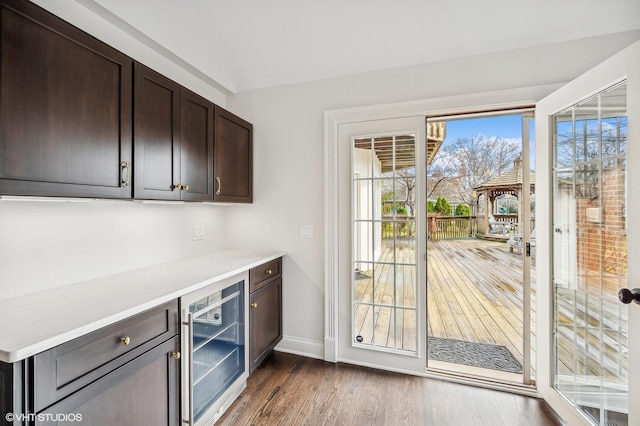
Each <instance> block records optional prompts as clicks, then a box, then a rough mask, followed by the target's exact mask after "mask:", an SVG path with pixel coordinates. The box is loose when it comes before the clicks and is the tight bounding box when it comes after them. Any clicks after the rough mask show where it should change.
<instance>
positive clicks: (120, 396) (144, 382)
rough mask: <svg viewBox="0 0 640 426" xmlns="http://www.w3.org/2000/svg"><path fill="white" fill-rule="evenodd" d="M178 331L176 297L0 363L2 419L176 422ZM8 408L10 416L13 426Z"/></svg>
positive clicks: (49, 422)
mask: <svg viewBox="0 0 640 426" xmlns="http://www.w3.org/2000/svg"><path fill="white" fill-rule="evenodd" d="M179 330H180V326H179V311H178V301H177V300H176V301H173V302H170V303H167V304H165V305H162V306H159V307H156V308H153V309H150V310H148V311H145V312H143V313H140V314H138V315H135V316H133V317H131V318H128V319H125V320H123V321H120V322H117V323H115V324H112V325H109V326H107V327H104V328H102V329H99V330H97V331H95V332H92V333H89V334H87V335H84V336H82V337H79V338H77V339H74V340H72V341H70V342H67V343H64V344H62V345H59V346H56V347H54V348H52V349H49V350H47V351H45V352H42V353H40V354H37V355H35V356H33V357H30V358H28V359H26V360H24V361H20V362H17V363H15V364H6V363H2V362H0V390H2V392H1V394H0V395H1V397H0V410H1V411H2V413H1V414H2V422H3V424H13V425H27V424H28V425H31V424H35V425H52V424H91V425H103V424H104V425H107V424H108V425H140V424H153V425H178V424H180V394H179V389H180V361H179V359H180V356H181V355H180V336H179ZM7 413H13V414H16V416H15V418H14V421H13V423H10V422H8V419H7V417H6V415H7ZM27 414H28V415H27ZM25 415H27V416H26V418H25V417H24V416H25ZM80 420H81V421H80Z"/></svg>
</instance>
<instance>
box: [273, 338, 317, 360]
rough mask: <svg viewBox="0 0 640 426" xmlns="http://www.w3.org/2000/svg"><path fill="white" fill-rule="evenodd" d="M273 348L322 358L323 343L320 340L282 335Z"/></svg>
mask: <svg viewBox="0 0 640 426" xmlns="http://www.w3.org/2000/svg"><path fill="white" fill-rule="evenodd" d="M275 350H276V351H278V352H285V353H288V354H294V355H301V356H306V357H309V358H316V359H324V345H323V344H322V342H318V341H316V340H308V339H300V338H297V337H292V336H283V337H282V340H281V341H280V343H278V345H277V346H276V347H275Z"/></svg>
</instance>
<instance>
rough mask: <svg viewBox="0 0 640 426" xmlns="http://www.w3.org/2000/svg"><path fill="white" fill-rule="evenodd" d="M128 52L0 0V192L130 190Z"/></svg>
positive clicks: (121, 193)
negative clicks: (119, 50)
mask: <svg viewBox="0 0 640 426" xmlns="http://www.w3.org/2000/svg"><path fill="white" fill-rule="evenodd" d="M132 68H133V61H132V60H131V59H130V58H128V57H127V56H125V55H123V54H122V53H120V52H118V51H117V50H115V49H113V48H111V47H109V46H107V45H106V44H104V43H102V42H101V41H99V40H97V39H95V38H93V37H91V36H89V35H88V34H86V33H84V32H82V31H80V30H79V29H77V28H75V27H73V26H71V25H69V24H68V23H66V22H64V21H62V20H61V19H59V18H57V17H55V16H54V15H52V14H50V13H49V12H46V11H44V10H42V9H41V8H39V7H37V6H35V5H33V4H32V3H30V2H27V1H20V0H3V1H1V2H0V93H1V96H0V194H5V195H7V194H8V195H42V196H65V197H69V196H70V197H101V198H130V197H131V195H132V192H131V186H130V184H129V183H130V182H129V181H130V178H131V174H130V170H129V168H130V165H131V161H132V158H131V155H132V146H131V144H132V140H131V103H132V102H131V93H132V71H133V70H132Z"/></svg>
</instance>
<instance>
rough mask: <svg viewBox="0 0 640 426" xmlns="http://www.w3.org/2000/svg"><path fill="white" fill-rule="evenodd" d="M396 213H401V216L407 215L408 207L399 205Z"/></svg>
mask: <svg viewBox="0 0 640 426" xmlns="http://www.w3.org/2000/svg"><path fill="white" fill-rule="evenodd" d="M396 213H397V214H399V215H401V216H406V215H407V209H405V208H404V207H397V208H396Z"/></svg>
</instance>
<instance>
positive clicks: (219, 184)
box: [216, 176, 222, 195]
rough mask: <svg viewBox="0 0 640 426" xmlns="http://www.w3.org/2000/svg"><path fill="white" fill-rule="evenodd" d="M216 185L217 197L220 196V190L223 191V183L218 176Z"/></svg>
mask: <svg viewBox="0 0 640 426" xmlns="http://www.w3.org/2000/svg"><path fill="white" fill-rule="evenodd" d="M216 183H217V184H218V189H216V195H220V190H222V182H221V181H220V176H216Z"/></svg>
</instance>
